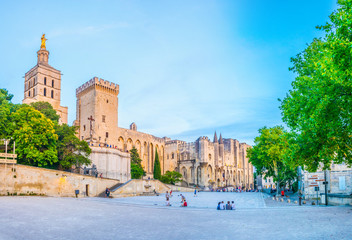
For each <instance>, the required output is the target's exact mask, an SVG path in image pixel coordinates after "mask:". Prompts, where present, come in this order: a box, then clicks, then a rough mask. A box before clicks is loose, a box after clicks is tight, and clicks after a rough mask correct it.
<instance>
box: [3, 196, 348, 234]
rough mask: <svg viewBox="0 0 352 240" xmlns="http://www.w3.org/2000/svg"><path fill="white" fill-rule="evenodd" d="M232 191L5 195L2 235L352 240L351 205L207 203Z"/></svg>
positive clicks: (242, 199)
mask: <svg viewBox="0 0 352 240" xmlns="http://www.w3.org/2000/svg"><path fill="white" fill-rule="evenodd" d="M208 194H211V193H208ZM229 194H230V193H223V195H219V194H214V195H209V196H208V195H203V196H201V194H200V195H199V196H198V197H197V198H192V196H191V195H189V196H186V197H187V198H188V201H189V202H190V203H191V202H193V203H198V205H199V207H193V208H192V207H189V208H181V207H176V206H174V207H165V206H162V205H161V204H160V205H158V200H159V199H160V201H162V198H163V196H159V197H160V198H155V200H156V202H157V203H156V204H157V205H154V203H153V200H152V197H145V198H128V199H127V198H126V199H106V198H85V199H74V198H50V197H0V216H1V217H0V239H1V240H13V239H21V240H22V239H26V240H34V239H35V240H37V239H65V240H66V239H99V240H105V239H182V240H184V239H206V240H207V239H209V240H210V239H211V240H214V239H215V240H216V239H264V240H266V239H270V240H276V239H309V240H311V239H319V240H322V239H339V240H340V239H351V236H352V228H351V226H352V209H351V207H322V206H293V207H290V206H286V207H275V206H272V207H266V205H265V201H264V199H263V197H262V195H261V194H260V193H245V194H238V195H233V196H236V197H235V198H234V199H236V202H237V204H238V205H237V206H238V209H237V210H235V211H217V210H215V207H214V208H206V207H205V206H209V204H210V202H213V200H215V201H218V200H220V198H221V199H223V200H224V201H225V200H227V199H229V198H230V196H231V195H229ZM187 195H188V194H187ZM222 196H223V197H222ZM174 197H175V196H174ZM209 198H213V200H209ZM138 199H140V201H139V200H138ZM202 199H203V201H202ZM229 200H231V199H229ZM138 202H139V203H138ZM137 203H138V204H137ZM160 203H161V202H160ZM193 203H192V204H193ZM262 203H263V204H262ZM212 205H213V204H212ZM250 206H253V207H250Z"/></svg>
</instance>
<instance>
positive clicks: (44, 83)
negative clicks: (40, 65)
mask: <svg viewBox="0 0 352 240" xmlns="http://www.w3.org/2000/svg"><path fill="white" fill-rule="evenodd" d="M44 85H46V77H45V78H44Z"/></svg>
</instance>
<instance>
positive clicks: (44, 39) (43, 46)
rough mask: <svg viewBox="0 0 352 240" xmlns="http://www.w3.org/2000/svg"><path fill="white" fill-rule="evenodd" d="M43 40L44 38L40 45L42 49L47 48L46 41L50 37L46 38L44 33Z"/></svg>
mask: <svg viewBox="0 0 352 240" xmlns="http://www.w3.org/2000/svg"><path fill="white" fill-rule="evenodd" d="M41 40H42V44H41V45H40V49H46V48H45V41H46V40H48V39H46V38H45V34H43V36H42V38H41Z"/></svg>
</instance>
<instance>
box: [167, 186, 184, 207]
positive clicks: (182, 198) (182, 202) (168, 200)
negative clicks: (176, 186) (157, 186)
mask: <svg viewBox="0 0 352 240" xmlns="http://www.w3.org/2000/svg"><path fill="white" fill-rule="evenodd" d="M179 196H180V197H181V207H187V201H186V198H185V196H183V195H182V194H180V195H179ZM171 197H172V190H171V191H170V193H169V191H166V193H165V198H166V201H165V205H166V206H171V203H170V198H171Z"/></svg>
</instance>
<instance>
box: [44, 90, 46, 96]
mask: <svg viewBox="0 0 352 240" xmlns="http://www.w3.org/2000/svg"><path fill="white" fill-rule="evenodd" d="M44 97H46V88H44Z"/></svg>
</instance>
